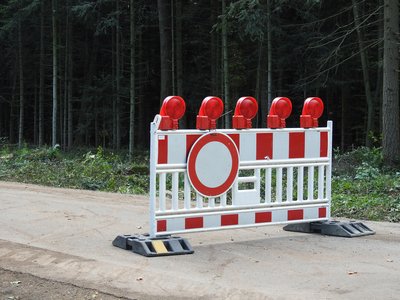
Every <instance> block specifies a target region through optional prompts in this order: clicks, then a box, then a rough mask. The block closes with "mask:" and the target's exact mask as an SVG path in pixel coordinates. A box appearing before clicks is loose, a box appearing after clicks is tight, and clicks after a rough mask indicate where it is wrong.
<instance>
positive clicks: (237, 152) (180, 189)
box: [150, 97, 332, 237]
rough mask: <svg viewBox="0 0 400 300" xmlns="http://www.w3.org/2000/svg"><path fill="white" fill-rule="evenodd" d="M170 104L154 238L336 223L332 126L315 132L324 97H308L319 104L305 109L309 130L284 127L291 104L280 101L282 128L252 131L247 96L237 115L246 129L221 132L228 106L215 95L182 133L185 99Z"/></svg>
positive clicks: (157, 138)
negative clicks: (332, 205)
mask: <svg viewBox="0 0 400 300" xmlns="http://www.w3.org/2000/svg"><path fill="white" fill-rule="evenodd" d="M167 99H172V101H174V103H172V102H168V101H166V102H164V104H163V108H162V109H161V112H160V115H157V116H156V117H155V119H154V121H153V122H152V123H151V153H150V156H151V157H150V236H151V237H155V236H158V235H164V234H172V233H184V232H195V231H208V230H219V229H225V228H244V227H252V226H261V225H269V224H290V223H301V222H311V221H321V220H327V219H329V218H330V198H331V195H330V194H331V192H330V191H331V190H330V189H331V156H332V150H331V148H332V122H328V126H327V127H313V126H316V125H317V124H318V118H319V117H320V115H321V114H322V110H323V107H322V110H321V107H319V106H318V105H319V104H318V103H319V101H320V100H319V101H317V100H314V99H318V98H309V99H307V100H306V103H312V104H308V105H314V106H312V107H311V106H310V107H311V109H310V108H309V109H303V115H302V116H301V117H302V120H303V121H302V122H303V123H304V124H306V125H307V126H306V127H307V128H290V129H288V128H284V126H285V119H286V118H287V117H288V116H289V115H290V112H291V103H290V100H289V99H287V98H276V101H275V100H274V102H273V106H272V107H271V111H270V114H269V115H268V117H267V123H268V125H269V127H272V128H274V129H272V128H262V129H252V128H251V118H253V117H254V115H255V113H254V112H255V111H257V109H255V108H254V106H253V107H252V106H251V105H254V102H255V100H254V98H251V97H243V98H241V99H239V101H238V105H240V107H239V108H238V107H237V109H236V110H235V116H234V117H233V124H234V127H235V128H240V129H215V124H216V122H215V121H216V119H218V117H219V116H220V115H221V113H222V109H221V107H220V106H218V105H221V104H220V103H222V101H221V102H219V101H220V99H219V98H216V97H207V98H206V99H205V101H203V105H202V108H201V110H200V113H199V116H198V117H197V128H200V129H196V130H182V129H178V126H177V124H178V120H179V118H180V117H182V116H183V114H184V108H183V109H182V107H181V105H182V101H183V99H181V98H180V97H178V98H177V99H175V98H174V97H169V98H167ZM310 99H311V100H310ZM169 101H171V100H169ZM307 101H308V102H307ZM317 102H318V103H317ZM171 103H172V104H171ZM255 103H256V102H255ZM315 103H317V104H315ZM321 103H322V102H321ZM174 105H176V106H177V108H175V107H174ZM183 105H184V102H183ZM213 109H215V111H217V113H215V111H213ZM211 112H214V113H211ZM305 113H307V114H305ZM304 120H305V121H304ZM309 120H311V121H309Z"/></svg>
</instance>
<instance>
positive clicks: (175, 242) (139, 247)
mask: <svg viewBox="0 0 400 300" xmlns="http://www.w3.org/2000/svg"><path fill="white" fill-rule="evenodd" d="M112 244H113V246H115V247H118V248H121V249H124V250H130V251H132V252H134V253H137V254H140V255H143V256H148V257H154V256H167V255H182V254H192V253H194V251H193V249H192V246H191V245H190V244H189V242H188V241H187V240H186V239H184V238H181V237H175V236H170V235H164V236H158V237H154V238H151V237H150V236H149V235H139V234H136V235H119V236H117V237H116V238H115V239H114V241H113V242H112Z"/></svg>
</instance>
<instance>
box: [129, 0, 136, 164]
mask: <svg viewBox="0 0 400 300" xmlns="http://www.w3.org/2000/svg"><path fill="white" fill-rule="evenodd" d="M133 5H134V0H130V2H129V7H130V50H131V52H130V55H131V57H130V58H131V62H130V64H131V67H130V93H129V96H130V101H129V104H130V105H129V159H130V160H132V158H133V148H134V146H135V9H134V6H133Z"/></svg>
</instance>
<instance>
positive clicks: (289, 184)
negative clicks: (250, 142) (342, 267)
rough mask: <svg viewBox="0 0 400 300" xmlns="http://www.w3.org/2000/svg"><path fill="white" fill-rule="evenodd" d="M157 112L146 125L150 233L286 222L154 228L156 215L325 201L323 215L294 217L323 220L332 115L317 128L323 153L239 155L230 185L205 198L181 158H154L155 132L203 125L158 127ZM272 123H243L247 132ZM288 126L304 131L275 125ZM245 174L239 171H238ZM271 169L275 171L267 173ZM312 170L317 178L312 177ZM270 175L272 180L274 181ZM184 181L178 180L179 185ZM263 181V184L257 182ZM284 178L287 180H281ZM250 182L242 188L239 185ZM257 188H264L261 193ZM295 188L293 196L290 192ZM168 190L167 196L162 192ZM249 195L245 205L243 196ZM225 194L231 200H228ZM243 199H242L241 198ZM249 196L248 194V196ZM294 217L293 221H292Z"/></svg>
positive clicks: (212, 213) (328, 184)
mask: <svg viewBox="0 0 400 300" xmlns="http://www.w3.org/2000/svg"><path fill="white" fill-rule="evenodd" d="M160 121H161V118H160V116H159V115H157V116H156V117H155V119H154V121H153V122H152V123H151V129H150V236H151V237H155V236H158V235H164V234H172V233H184V232H189V231H190V232H196V231H209V230H219V229H225V228H243V227H251V226H262V225H267V224H286V223H290V222H289V221H282V222H280V221H277V222H269V223H267V224H237V225H235V226H224V227H221V226H216V227H212V226H211V227H207V228H196V229H191V230H175V231H163V232H158V231H157V221H158V220H160V219H163V220H172V219H174V218H175V219H179V218H180V219H182V218H193V217H198V216H204V217H207V216H221V215H226V214H229V213H232V212H234V213H237V214H240V213H249V212H255V213H256V212H258V211H265V209H267V210H268V211H271V212H274V211H275V212H277V211H279V210H281V211H284V210H285V209H309V208H315V207H325V208H326V216H324V217H322V218H313V219H304V220H296V221H295V222H296V223H300V222H310V221H317V220H327V219H329V218H330V206H331V171H332V121H328V126H327V127H319V128H316V130H318V131H320V132H328V141H327V142H328V145H327V147H328V155H327V157H323V158H312V159H307V158H299V159H283V160H274V159H266V160H256V161H244V162H240V165H239V177H238V179H237V180H236V182H235V183H234V185H233V187H232V188H231V189H230V190H229V191H228V192H227V193H225V194H223V195H222V196H220V197H218V198H205V197H203V196H201V195H200V194H198V193H196V192H195V191H194V189H193V188H192V187H191V185H190V182H189V179H188V176H187V173H186V164H157V159H158V138H159V136H160V135H166V134H168V135H173V134H204V133H207V132H208V131H204V130H203V131H202V130H175V131H173V130H171V131H161V130H158V128H159V124H160ZM274 130H275V129H267V128H263V129H247V130H246V131H248V132H257V133H260V132H274ZM279 130H281V131H288V132H304V130H305V129H303V128H290V129H279ZM218 132H222V133H226V134H230V133H238V132H239V130H235V129H221V130H220V129H218ZM244 171H246V172H250V173H252V174H250V175H244V176H241V173H242V172H244ZM274 173H275V177H273V176H272V175H273V174H274ZM315 173H317V180H316V182H315V181H314V178H315ZM273 178H275V184H273ZM180 182H183V186H180ZM262 183H263V184H262ZM284 183H286V184H284ZM246 184H248V185H252V187H250V188H243V187H242V185H246ZM262 190H264V191H263V193H262ZM294 194H296V197H294ZM167 196H170V197H167ZM249 197H250V198H251V199H252V200H251V201H252V203H251V204H250V205H248V204H247V205H246V204H243V203H242V202H243V201H242V199H249ZM228 198H230V199H231V201H228ZM245 202H246V201H245ZM247 202H248V200H247ZM292 223H293V222H292Z"/></svg>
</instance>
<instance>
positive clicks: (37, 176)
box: [0, 147, 148, 194]
mask: <svg viewBox="0 0 400 300" xmlns="http://www.w3.org/2000/svg"><path fill="white" fill-rule="evenodd" d="M147 165H148V158H147V155H146V153H137V154H136V155H135V157H134V158H133V160H132V162H129V160H128V159H127V158H124V156H122V155H116V154H114V153H112V152H105V151H103V149H102V148H98V149H96V150H95V151H89V152H86V153H81V152H72V153H63V152H61V151H60V150H58V149H53V148H39V149H28V148H27V147H25V148H22V149H20V150H15V151H13V150H11V149H9V148H4V147H3V149H2V150H1V151H0V180H9V181H18V182H25V183H35V184H41V185H47V186H55V187H65V188H76V189H89V190H99V191H107V192H119V193H132V194H144V193H147V191H148V167H147Z"/></svg>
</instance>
